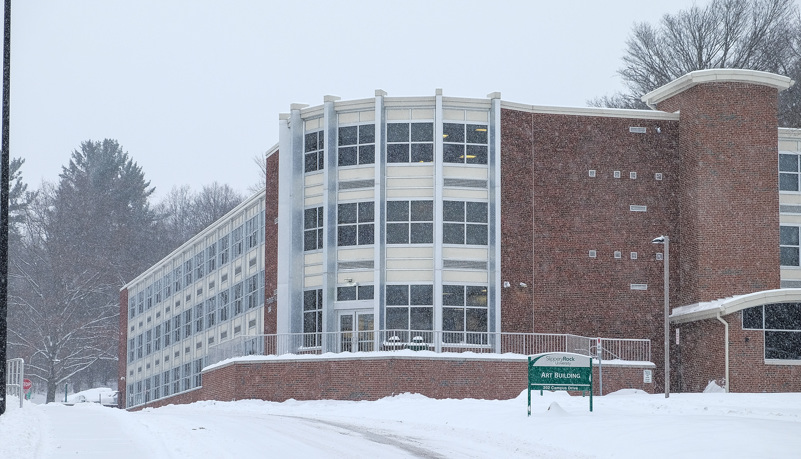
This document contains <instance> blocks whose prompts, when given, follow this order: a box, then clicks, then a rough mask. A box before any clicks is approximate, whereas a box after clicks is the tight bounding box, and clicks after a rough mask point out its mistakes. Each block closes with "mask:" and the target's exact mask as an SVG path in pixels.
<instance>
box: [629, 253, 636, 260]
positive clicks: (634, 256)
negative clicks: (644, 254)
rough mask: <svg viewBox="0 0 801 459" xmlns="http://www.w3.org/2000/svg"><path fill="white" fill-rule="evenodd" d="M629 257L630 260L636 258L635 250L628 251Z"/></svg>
mask: <svg viewBox="0 0 801 459" xmlns="http://www.w3.org/2000/svg"><path fill="white" fill-rule="evenodd" d="M629 258H630V259H632V260H636V259H637V252H631V253H629Z"/></svg>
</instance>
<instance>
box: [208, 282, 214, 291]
mask: <svg viewBox="0 0 801 459" xmlns="http://www.w3.org/2000/svg"><path fill="white" fill-rule="evenodd" d="M213 288H214V281H211V282H209V290H211V289H213Z"/></svg>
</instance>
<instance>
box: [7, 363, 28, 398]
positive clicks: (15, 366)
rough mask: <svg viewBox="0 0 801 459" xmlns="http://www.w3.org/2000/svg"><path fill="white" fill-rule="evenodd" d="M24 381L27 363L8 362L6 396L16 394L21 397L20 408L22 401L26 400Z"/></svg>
mask: <svg viewBox="0 0 801 459" xmlns="http://www.w3.org/2000/svg"><path fill="white" fill-rule="evenodd" d="M24 379H25V361H24V360H23V359H9V360H6V396H8V395H14V394H16V395H17V397H19V407H20V408H22V399H23V398H25V394H24V392H23V390H22V381H23V380H24Z"/></svg>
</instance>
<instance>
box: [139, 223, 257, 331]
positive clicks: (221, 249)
mask: <svg viewBox="0 0 801 459" xmlns="http://www.w3.org/2000/svg"><path fill="white" fill-rule="evenodd" d="M262 242H264V213H259V214H258V215H256V216H254V217H253V218H251V219H249V220H247V221H246V222H245V224H244V225H240V226H238V227H236V228H235V229H234V230H233V231H232V232H231V233H229V234H226V235H225V236H222V237H221V238H220V239H219V240H217V242H213V243H212V244H210V245H209V246H208V247H206V248H205V249H204V250H201V251H198V253H196V254H195V256H194V257H192V258H189V259H187V260H186V261H185V262H184V263H183V264H182V265H181V264H179V265H178V266H177V267H175V269H173V270H172V272H171V273H167V274H165V275H164V277H162V278H161V279H156V280H155V281H153V283H152V284H150V285H148V286H146V287H145V288H144V289H142V290H140V291H139V292H138V293H136V294H135V295H131V296H130V297H129V298H128V314H129V317H130V318H134V317H135V316H136V315H137V314H142V313H143V312H145V311H147V310H149V309H151V308H152V307H153V305H156V304H159V303H161V302H162V301H164V300H166V299H168V298H169V297H170V296H172V295H173V293H177V292H179V291H180V290H182V289H183V288H185V287H189V286H190V285H191V284H192V283H193V282H196V281H199V280H200V279H202V278H203V277H204V276H206V275H209V274H211V273H212V272H214V271H215V270H216V269H218V268H221V267H223V266H225V265H226V264H228V262H230V261H231V260H235V259H237V258H238V257H240V256H241V255H242V254H244V253H246V252H247V251H249V250H250V249H252V248H254V247H257V246H259V245H260V244H261V243H262Z"/></svg>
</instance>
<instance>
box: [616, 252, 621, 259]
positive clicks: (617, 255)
mask: <svg viewBox="0 0 801 459" xmlns="http://www.w3.org/2000/svg"><path fill="white" fill-rule="evenodd" d="M615 258H618V259H619V258H621V254H620V250H615Z"/></svg>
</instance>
